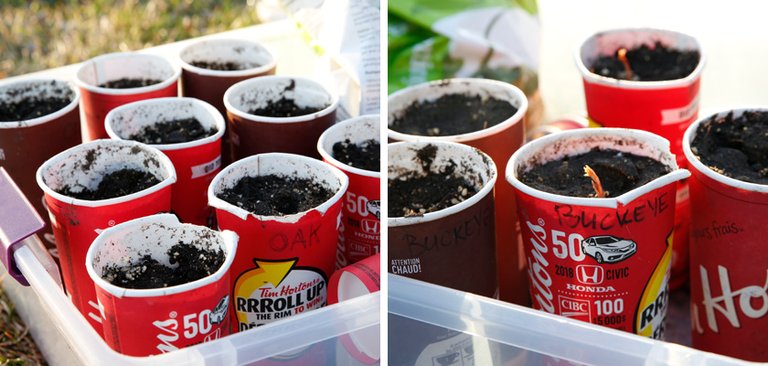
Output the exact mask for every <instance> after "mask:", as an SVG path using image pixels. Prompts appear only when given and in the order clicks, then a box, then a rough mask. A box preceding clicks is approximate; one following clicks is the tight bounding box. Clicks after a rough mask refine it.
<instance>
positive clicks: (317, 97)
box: [224, 76, 339, 161]
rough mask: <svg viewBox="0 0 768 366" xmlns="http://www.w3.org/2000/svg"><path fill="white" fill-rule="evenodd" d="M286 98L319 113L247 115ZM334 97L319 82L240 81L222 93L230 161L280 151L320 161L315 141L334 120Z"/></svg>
mask: <svg viewBox="0 0 768 366" xmlns="http://www.w3.org/2000/svg"><path fill="white" fill-rule="evenodd" d="M283 97H286V98H288V99H292V100H294V101H295V103H296V104H298V105H299V106H301V107H315V108H322V109H321V110H320V111H318V112H315V113H311V114H306V115H301V116H294V117H267V116H258V115H255V114H251V113H250V112H249V111H251V110H252V109H254V108H261V107H265V106H267V105H269V103H272V102H276V101H278V100H280V99H281V98H283ZM338 104H339V98H338V96H336V95H334V94H331V92H329V91H328V90H327V89H326V88H325V87H323V86H322V85H321V84H320V83H318V82H316V81H314V80H311V79H307V78H300V77H292V76H262V77H258V78H253V79H249V80H245V81H241V82H239V83H237V84H235V85H233V86H232V87H230V88H229V89H228V90H227V92H226V93H224V105H225V106H226V108H227V120H228V122H227V141H229V142H230V143H231V144H232V146H231V150H230V151H231V153H232V156H231V157H230V158H231V159H230V160H231V161H237V160H239V159H242V158H245V157H248V156H251V155H255V154H262V153H269V152H284V153H291V154H299V155H304V156H309V157H314V158H318V159H319V158H320V154H319V153H318V152H317V140H318V139H319V138H320V135H321V134H322V133H323V131H325V130H326V129H327V128H328V127H330V126H331V125H333V123H334V122H335V121H336V107H337V106H338Z"/></svg>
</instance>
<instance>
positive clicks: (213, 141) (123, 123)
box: [105, 98, 226, 226]
mask: <svg viewBox="0 0 768 366" xmlns="http://www.w3.org/2000/svg"><path fill="white" fill-rule="evenodd" d="M193 117H194V118H196V119H197V120H198V121H200V123H201V124H202V125H203V127H204V128H205V129H206V130H209V129H211V128H215V129H216V130H217V132H216V133H215V134H214V135H212V136H208V137H204V138H201V139H198V140H195V141H189V142H184V143H177V144H150V146H152V147H155V148H157V149H158V150H160V151H162V152H163V153H164V154H166V155H167V156H168V157H169V158H170V159H171V162H173V166H174V167H175V169H176V177H177V181H176V184H174V185H173V187H172V188H171V191H172V195H171V196H172V197H171V209H172V210H173V212H174V213H176V214H177V215H178V216H179V217H180V218H181V220H182V221H183V222H187V223H191V224H195V225H208V226H210V225H211V224H212V220H213V210H212V209H211V208H210V207H208V185H210V183H211V181H212V180H213V177H214V176H215V175H216V173H218V172H219V171H220V170H221V138H222V136H224V129H225V127H226V126H225V124H224V117H222V116H221V114H219V112H218V111H216V108H213V106H211V105H210V104H208V103H206V102H203V101H201V100H198V99H194V98H155V99H149V100H142V101H138V102H133V103H129V104H126V105H123V106H120V107H117V108H115V109H113V110H112V111H110V112H109V114H107V120H106V123H105V124H106V130H107V134H108V135H109V137H111V138H113V139H117V140H127V139H129V138H130V137H131V136H132V135H134V134H136V133H138V132H139V131H141V129H142V128H144V127H145V126H151V125H154V124H157V123H158V122H163V121H172V120H176V119H184V118H193Z"/></svg>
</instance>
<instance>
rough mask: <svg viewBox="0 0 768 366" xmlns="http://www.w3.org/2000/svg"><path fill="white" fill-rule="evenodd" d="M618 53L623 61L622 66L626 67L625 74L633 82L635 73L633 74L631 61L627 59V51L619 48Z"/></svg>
mask: <svg viewBox="0 0 768 366" xmlns="http://www.w3.org/2000/svg"><path fill="white" fill-rule="evenodd" d="M617 53H618V57H619V61H621V63H622V65H624V73H625V74H626V78H627V80H632V78H633V77H634V73H633V72H632V67H631V66H629V60H628V59H627V49H626V48H619V51H618V52H617Z"/></svg>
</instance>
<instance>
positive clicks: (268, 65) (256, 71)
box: [176, 38, 277, 77]
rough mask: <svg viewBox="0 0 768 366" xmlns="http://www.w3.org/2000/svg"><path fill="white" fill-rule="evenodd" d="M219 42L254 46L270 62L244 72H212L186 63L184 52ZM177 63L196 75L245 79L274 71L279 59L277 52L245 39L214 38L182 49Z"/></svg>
mask: <svg viewBox="0 0 768 366" xmlns="http://www.w3.org/2000/svg"><path fill="white" fill-rule="evenodd" d="M217 42H223V43H227V42H231V43H242V44H247V45H253V46H256V47H259V48H262V49H264V50H265V51H266V52H267V53H268V54H269V62H267V63H266V64H264V65H259V66H256V67H251V68H248V69H243V70H211V69H206V68H202V67H197V66H195V65H192V64H190V63H189V62H187V61H185V60H184V58H183V57H182V55H183V54H184V52H186V51H187V50H189V49H190V48H193V47H200V46H201V45H203V44H206V43H217ZM176 58H177V61H178V62H179V64H180V65H181V68H182V69H183V70H185V71H189V72H192V73H195V74H199V75H204V76H216V77H243V76H250V75H258V74H263V73H266V72H269V70H271V69H274V68H276V67H277V57H276V56H275V51H274V50H273V49H272V48H271V47H269V46H267V45H265V44H263V43H261V42H256V41H249V40H245V39H236V38H214V39H202V40H199V41H197V42H193V43H190V44H189V45H187V46H185V47H184V48H182V49H181V50H180V51H179V53H178V54H177V55H176Z"/></svg>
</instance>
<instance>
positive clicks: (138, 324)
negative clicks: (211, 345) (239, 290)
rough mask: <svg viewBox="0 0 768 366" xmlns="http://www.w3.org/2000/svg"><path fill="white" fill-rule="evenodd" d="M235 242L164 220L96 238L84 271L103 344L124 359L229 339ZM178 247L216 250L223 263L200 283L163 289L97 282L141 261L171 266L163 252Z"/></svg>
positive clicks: (229, 235)
mask: <svg viewBox="0 0 768 366" xmlns="http://www.w3.org/2000/svg"><path fill="white" fill-rule="evenodd" d="M237 239H238V238H237V234H235V233H233V232H231V231H224V232H217V231H213V230H211V229H208V228H206V227H203V226H196V225H190V224H182V223H180V222H179V220H178V219H177V218H176V217H175V216H174V215H169V214H160V215H152V216H148V217H143V218H140V219H135V220H131V221H127V222H124V223H122V224H119V225H117V226H114V227H111V228H109V229H107V230H104V231H103V232H102V233H101V234H99V236H98V237H97V238H96V240H95V241H94V242H93V245H91V247H90V249H88V254H87V256H86V259H85V265H86V268H87V270H88V275H90V278H91V280H92V281H93V282H94V283H95V285H96V295H97V297H98V299H99V305H101V306H102V307H103V315H104V340H106V342H107V344H108V345H109V346H110V347H112V349H114V350H115V351H117V352H120V353H123V354H126V355H129V356H148V355H153V354H160V353H166V352H171V351H174V350H177V349H179V348H183V347H186V346H191V345H194V344H198V343H202V342H208V341H212V340H216V339H218V338H221V337H224V336H227V335H229V334H230V316H231V313H230V311H229V309H227V307H228V306H229V280H230V279H229V268H230V266H231V265H232V261H233V260H234V256H235V251H236V248H237ZM178 243H184V244H188V245H191V246H195V247H197V248H198V249H201V250H213V251H219V250H220V251H221V252H222V253H223V255H224V261H223V263H222V264H221V267H219V269H218V270H216V271H215V272H214V273H211V274H210V275H208V276H206V277H203V278H200V279H198V280H195V281H192V282H187V283H184V284H180V285H175V286H169V287H161V288H152V289H131V288H125V287H120V286H118V285H115V284H112V283H110V282H109V281H107V280H105V279H104V278H103V277H102V276H103V275H104V274H105V271H106V269H107V268H109V266H118V267H120V266H126V265H130V264H135V263H138V262H139V261H140V260H141V259H142V257H144V256H145V255H150V256H151V257H152V258H153V259H155V260H156V261H158V262H160V263H161V264H164V265H166V266H173V265H172V264H171V263H170V262H169V255H168V253H167V252H168V250H169V249H170V248H171V247H173V246H174V245H176V244H178ZM177 265H178V264H177Z"/></svg>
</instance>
